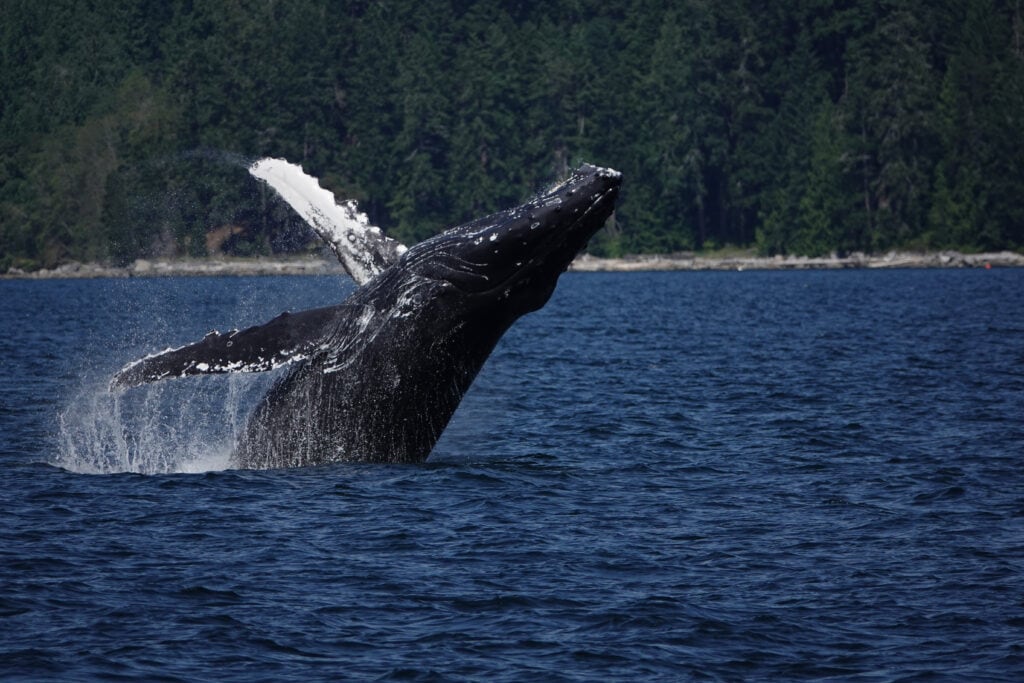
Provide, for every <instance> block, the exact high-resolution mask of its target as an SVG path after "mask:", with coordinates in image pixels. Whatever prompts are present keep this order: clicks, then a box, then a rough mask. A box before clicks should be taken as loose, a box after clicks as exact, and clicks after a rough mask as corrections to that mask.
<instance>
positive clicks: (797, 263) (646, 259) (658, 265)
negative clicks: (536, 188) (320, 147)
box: [0, 251, 1024, 279]
mask: <svg viewBox="0 0 1024 683" xmlns="http://www.w3.org/2000/svg"><path fill="white" fill-rule="evenodd" d="M1005 267H1024V254H1017V253H1014V252H1011V251H1001V252H993V253H985V254H962V253H960V252H955V251H942V252H932V253H909V252H889V253H888V254H884V255H866V254H860V253H857V254H851V255H849V256H844V257H839V256H824V257H807V256H775V257H763V256H752V255H739V256H699V255H696V254H690V253H682V254H666V255H658V254H652V255H638V256H626V257H623V258H597V257H594V256H590V255H588V254H584V255H582V256H580V257H579V258H577V259H576V260H575V261H574V262H573V264H572V266H571V267H570V270H573V271H577V272H631V271H664V270H737V271H742V270H806V269H840V268H1005ZM342 272H343V271H342V270H341V267H340V266H339V265H338V263H337V262H336V261H334V260H333V259H327V258H321V257H315V256H314V257H291V258H288V257H284V258H211V259H155V260H148V259H137V260H136V261H134V262H133V263H131V264H129V265H127V266H123V267H117V266H105V265H101V264H95V263H77V262H72V263H66V264H64V265H61V266H58V267H56V268H54V269H43V270H37V271H31V272H26V271H23V270H19V269H17V268H11V269H10V270H8V271H7V272H6V273H5V274H0V278H2V279H14V278H19V279H54V278H93V277H174V276H193V275H194V276H216V275H340V274H342Z"/></svg>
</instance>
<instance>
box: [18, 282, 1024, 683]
mask: <svg viewBox="0 0 1024 683" xmlns="http://www.w3.org/2000/svg"><path fill="white" fill-rule="evenodd" d="M347 291H349V290H348V286H347V285H345V284H344V282H342V281H339V280H338V279H336V278H237V279H235V278H223V279H218V278H193V279H152V280H93V281H39V282H32V281H2V282H0V321H2V324H3V335H2V336H0V359H2V361H0V362H2V367H3V372H2V375H0V519H2V523H0V679H3V680H32V681H37V680H58V679H60V680H143V679H144V680H163V681H177V680H183V681H185V680H187V681H194V680H217V681H258V680H266V681H305V680H367V679H371V680H405V681H418V680H422V681H435V680H436V681H441V680H444V681H449V680H455V681H458V680H486V681H522V680H547V681H592V680H623V681H625V680H664V681H676V680H708V681H738V680H843V681H845V680H851V681H1008V680H1020V679H1021V677H1022V676H1024V270H991V271H982V270H943V271H837V272H817V271H815V272H743V273H723V272H716V273H648V274H575V273H570V274H567V275H565V276H563V278H562V281H561V283H560V285H559V289H558V291H557V292H556V294H555V297H554V298H553V299H552V301H551V303H550V304H549V305H548V306H547V307H546V308H544V309H543V310H542V311H539V312H537V313H535V314H532V315H530V316H527V317H526V318H524V319H522V320H521V321H520V322H519V323H517V325H516V326H515V327H513V329H512V330H511V331H510V332H509V333H508V335H506V337H505V338H504V339H503V341H502V343H501V344H500V345H499V347H498V349H497V350H496V352H495V353H494V355H493V356H492V358H491V359H490V361H489V362H488V364H487V366H485V368H484V370H483V371H482V373H481V375H480V377H479V378H478V380H477V382H476V384H475V385H474V387H473V389H472V390H471V392H470V393H469V394H468V395H467V397H466V399H465V401H464V403H463V405H462V408H461V409H460V411H459V412H458V414H457V415H456V417H455V419H454V420H453V422H452V424H451V425H450V427H449V429H448V431H447V432H446V433H445V435H444V437H443V438H442V440H441V442H440V443H439V444H438V446H437V448H436V450H435V452H434V454H433V455H432V456H431V458H430V460H429V461H428V462H427V463H426V464H423V465H417V466H390V465H365V464H364V465H334V466H327V467H318V468H308V469H292V470H277V471H259V472H254V471H232V470H225V469H224V468H225V466H226V463H227V455H228V453H229V452H230V447H231V439H232V438H233V434H234V433H235V432H236V431H237V430H238V429H240V428H241V425H242V424H244V420H245V415H246V411H247V410H248V409H249V408H251V407H252V404H253V402H254V401H255V400H256V398H257V397H258V396H259V394H260V392H261V391H264V390H265V389H266V387H267V386H268V383H269V382H271V381H273V377H265V376H258V375H255V376H247V377H230V378H228V377H204V378H193V379H188V380H176V381H171V382H166V383H163V384H162V385H154V386H152V387H144V388H140V389H136V390H131V391H129V392H126V393H124V394H123V395H120V396H118V397H112V396H110V395H109V394H107V393H106V392H105V390H104V386H105V383H106V381H107V379H108V378H109V377H110V375H111V374H112V373H113V372H114V371H115V370H116V369H117V368H118V367H120V366H121V365H122V364H123V363H125V362H127V361H129V360H131V359H134V358H135V357H137V356H139V355H142V354H144V353H148V352H151V351H154V350H160V349H163V348H165V347H167V346H171V345H178V344H182V343H186V342H189V341H192V340H195V339H198V338H199V337H201V336H202V335H203V334H205V333H206V332H207V331H208V330H210V329H212V328H215V327H216V328H220V329H225V328H232V327H240V326H243V325H249V324H255V323H258V322H260V321H263V320H266V319H267V318H269V317H271V316H273V315H276V314H277V313H279V312H280V311H282V310H285V309H289V308H290V309H292V310H297V309H302V308H306V307H309V306H314V305H321V304H326V303H331V302H335V301H338V300H340V299H341V298H342V297H343V296H344V295H345V293H346V292H347Z"/></svg>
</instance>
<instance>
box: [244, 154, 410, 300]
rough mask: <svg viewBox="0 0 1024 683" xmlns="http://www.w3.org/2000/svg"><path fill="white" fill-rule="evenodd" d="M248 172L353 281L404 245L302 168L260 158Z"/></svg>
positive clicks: (380, 267)
mask: <svg viewBox="0 0 1024 683" xmlns="http://www.w3.org/2000/svg"><path fill="white" fill-rule="evenodd" d="M249 173H250V174H252V175H253V176H254V177H256V178H259V179H260V180H262V181H264V182H266V183H267V184H268V185H270V187H272V188H273V189H274V191H275V192H277V193H278V194H279V195H281V198H282V199H284V200H285V201H286V202H288V204H289V205H290V206H291V207H292V208H293V209H294V210H295V211H296V213H298V214H299V215H300V216H302V218H303V220H305V221H306V223H308V224H309V226H310V227H311V228H313V230H314V231H315V232H316V234H317V235H319V236H320V238H321V239H323V240H324V241H325V242H326V243H327V244H328V245H330V247H331V249H333V250H334V253H335V254H336V255H337V257H338V260H339V261H341V265H342V266H343V267H344V268H345V270H346V271H348V274H349V275H351V276H352V279H353V280H355V281H356V283H357V284H360V285H362V284H364V283H366V282H368V281H369V280H370V279H371V278H373V277H374V276H376V275H377V274H378V273H380V272H381V271H383V270H384V269H386V268H388V267H389V266H390V265H391V264H393V263H394V262H395V261H396V260H397V259H398V257H399V256H401V255H402V253H403V252H404V251H405V250H406V247H405V246H404V245H403V244H401V243H400V242H398V241H397V240H393V239H391V238H390V237H387V236H386V235H385V234H384V233H383V231H381V229H380V228H378V227H375V226H372V225H370V223H369V220H368V219H367V217H366V214H364V213H360V212H359V210H358V207H357V206H356V202H355V201H354V200H349V201H345V202H341V203H338V202H337V201H336V200H335V198H334V194H333V193H331V192H330V191H329V190H325V189H324V188H322V187H320V183H319V181H317V179H316V178H314V177H312V176H310V175H307V174H306V173H305V172H304V171H303V170H302V167H301V166H299V165H297V164H292V163H289V162H287V161H285V160H284V159H270V158H266V159H260V160H259V161H257V162H256V163H254V164H253V165H252V166H250V167H249Z"/></svg>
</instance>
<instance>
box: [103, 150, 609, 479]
mask: <svg viewBox="0 0 1024 683" xmlns="http://www.w3.org/2000/svg"><path fill="white" fill-rule="evenodd" d="M261 164H262V166H261ZM289 168H291V169H296V168H297V167H294V166H290V165H288V164H287V163H286V162H283V161H281V160H263V161H261V162H257V164H255V165H254V166H253V167H252V168H251V169H250V170H251V172H252V173H253V175H256V176H257V177H262V178H265V179H268V178H269V179H270V180H273V177H272V176H273V175H274V174H275V173H287V172H288V169H289ZM293 177H294V175H293ZM301 178H305V179H306V180H302V181H299V182H296V181H294V180H293V181H291V182H288V183H273V182H272V185H273V186H274V187H275V189H279V190H280V186H281V185H284V186H285V187H286V189H285V190H284V191H283V192H282V195H283V196H284V198H285V199H286V200H287V201H288V202H289V203H290V204H291V205H292V206H293V207H294V208H296V210H297V211H299V213H300V214H302V215H303V217H304V218H305V219H306V220H307V222H308V223H310V225H311V226H312V227H313V228H314V230H316V232H317V233H318V234H319V235H320V236H321V237H322V238H324V240H325V241H327V242H328V244H330V245H331V247H332V248H333V249H334V251H335V252H336V253H337V254H338V256H339V259H340V260H341V262H342V265H343V266H344V267H345V268H346V270H347V271H348V272H349V274H350V275H352V277H353V279H355V281H356V282H357V284H359V285H360V287H359V288H358V289H357V290H356V291H355V292H354V293H352V294H351V295H350V296H349V297H348V298H347V299H345V300H344V301H343V302H342V303H340V304H338V305H335V306H328V307H325V308H317V309H312V310H307V311H302V312H298V313H283V314H282V315H280V316H278V317H276V318H274V319H272V320H271V321H269V322H267V323H266V324H263V325H259V326H255V327H250V328H248V329H245V330H241V331H231V332H227V333H223V334H222V333H219V332H216V331H215V332H211V333H209V334H208V335H207V336H206V337H204V338H203V339H202V340H201V341H199V342H197V343H194V344H191V345H189V346H184V347H181V348H178V349H169V350H167V351H164V352H161V353H157V354H154V355H151V356H147V357H145V358H143V359H141V360H138V361H135V362H134V363H130V364H129V365H127V366H125V367H124V368H122V369H121V370H120V371H119V372H118V373H117V374H116V375H115V376H114V378H113V380H112V381H111V388H112V389H120V388H125V387H132V386H137V385H140V384H143V383H146V382H152V381H155V380H160V379H164V378H170V377H184V376H187V375H197V374H209V373H224V372H257V371H264V370H270V369H273V368H276V367H279V366H281V365H284V364H292V366H293V367H292V368H291V369H290V371H289V372H288V374H287V375H285V376H284V377H282V378H281V379H280V380H278V381H277V382H276V383H275V384H274V385H273V387H272V388H271V389H270V390H269V392H268V393H267V394H266V395H265V396H264V397H263V399H262V400H261V401H260V402H259V404H258V405H257V406H256V408H255V410H254V411H253V413H252V414H251V416H250V417H249V420H248V423H247V425H246V428H245V431H244V433H243V434H242V436H241V437H240V438H239V440H238V443H237V447H236V449H235V453H234V455H233V466H235V467H240V468H271V467H290V466H301V465H315V464H323V463H329V462H341V461H361V462H421V461H423V460H425V459H426V458H427V457H428V456H429V454H430V451H431V449H432V448H433V447H434V444H435V443H436V442H437V440H438V438H439V437H440V436H441V432H442V431H443V430H444V428H445V426H446V425H447V424H448V421H449V419H450V418H451V416H452V414H453V413H454V412H455V409H456V408H457V407H458V405H459V402H460V401H461V400H462V397H463V395H464V394H465V393H466V391H467V389H468V388H469V386H470V384H471V383H472V381H473V379H474V378H475V377H476V375H477V373H478V371H479V370H480V368H481V367H482V366H483V364H484V362H485V361H486V360H487V357H488V356H489V355H490V353H491V351H492V350H493V349H494V346H495V344H496V343H497V342H498V340H499V339H500V338H501V336H502V335H503V334H504V333H505V331H506V330H508V328H509V327H510V326H511V325H512V323H513V322H515V321H516V320H517V319H518V318H519V317H521V316H522V315H524V314H526V313H528V312H530V311H535V310H537V309H539V308H541V307H542V306H543V305H544V304H545V303H546V302H547V301H548V299H549V298H550V296H551V294H552V292H553V291H554V289H555V285H556V283H557V281H558V277H559V276H560V275H561V273H562V272H564V271H565V270H566V268H568V266H569V264H570V263H571V262H572V260H573V258H574V257H575V256H576V255H577V253H578V252H579V251H580V250H581V249H582V248H583V247H584V246H585V245H586V243H587V241H588V240H589V239H590V238H591V237H592V236H593V234H594V233H595V232H596V231H597V230H598V229H599V228H600V227H601V226H602V225H603V224H604V223H605V221H606V219H607V218H608V217H609V215H610V214H611V213H612V211H613V210H614V208H615V202H616V199H617V197H618V194H619V187H620V185H621V182H622V176H621V174H619V173H618V172H617V171H614V170H611V169H608V168H599V167H596V166H590V165H584V166H581V167H580V168H578V169H577V170H576V171H574V172H573V174H572V175H571V176H570V177H569V178H568V179H567V180H565V181H564V182H562V183H560V184H558V185H556V186H555V187H553V188H551V189H550V190H547V191H545V192H542V193H540V194H538V195H537V196H535V197H534V198H532V199H530V200H529V201H527V202H526V203H524V204H521V205H519V206H516V207H514V208H511V209H508V210H506V211H502V212H500V213H495V214H493V215H490V216H486V217H484V218H479V219H476V220H473V221H471V222H469V223H465V224H463V225H459V226H457V227H454V228H450V229H448V230H446V231H444V232H442V233H440V234H438V235H436V236H434V237H432V238H430V239H427V240H425V241H423V242H420V243H418V244H416V245H414V246H413V247H411V248H409V249H406V248H405V247H404V246H403V245H401V244H399V243H398V242H396V241H395V240H392V239H390V238H388V237H386V236H384V234H383V232H381V231H380V230H379V229H378V228H375V227H373V226H370V225H369V224H368V222H367V221H366V217H365V216H364V215H362V214H360V213H359V212H358V211H357V209H356V207H355V205H354V204H353V203H351V202H350V203H343V204H335V202H334V198H333V195H330V193H329V192H328V191H327V190H324V189H322V188H321V187H320V186H319V184H318V183H317V182H316V181H315V179H312V178H309V177H308V176H305V175H301ZM289 193H291V194H292V195H293V196H289ZM324 195H326V196H328V197H329V198H330V201H329V202H326V201H324V199H325V197H324ZM325 207H326V208H325Z"/></svg>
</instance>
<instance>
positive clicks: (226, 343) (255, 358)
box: [110, 306, 342, 390]
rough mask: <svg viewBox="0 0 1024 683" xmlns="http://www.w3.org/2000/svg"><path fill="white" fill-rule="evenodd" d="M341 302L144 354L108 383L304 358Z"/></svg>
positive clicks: (252, 368) (269, 366)
mask: <svg viewBox="0 0 1024 683" xmlns="http://www.w3.org/2000/svg"><path fill="white" fill-rule="evenodd" d="M340 308H342V307H341V306H329V307H327V308H317V309H313V310H309V311H303V312H301V313H295V314H290V313H282V314H281V315H279V316H277V317H276V318H274V319H273V320H271V321H270V322H268V323H266V324H264V325H256V326H254V327H250V328H248V329H245V330H242V331H238V330H233V331H231V332H227V333H224V334H222V333H220V332H217V331H216V330H215V331H213V332H210V333H209V334H208V335H206V336H205V337H203V339H202V341H198V342H196V343H195V344H190V345H188V346H182V347H179V348H176V349H167V350H166V351H162V352H160V353H155V354H153V355H150V356H146V357H145V358H142V359H140V360H137V361H134V362H132V363H129V364H128V365H126V366H124V367H123V368H121V369H120V370H119V371H118V372H117V374H115V375H114V378H113V379H112V380H111V381H110V389H111V390H114V389H123V388H128V387H135V386H139V385H140V384H145V383H147V382H155V381H157V380H161V379H166V378H169V377H187V376H189V375H205V374H213V373H224V372H264V371H266V370H273V369H274V368H278V367H280V366H282V365H284V364H286V363H291V362H295V361H300V360H304V359H306V358H308V357H309V356H310V355H312V354H313V353H315V352H316V351H317V349H318V348H319V346H320V344H321V343H322V340H323V339H324V336H325V331H326V329H327V328H328V323H329V322H330V321H332V320H334V319H336V317H337V315H338V310H339V309H340Z"/></svg>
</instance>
